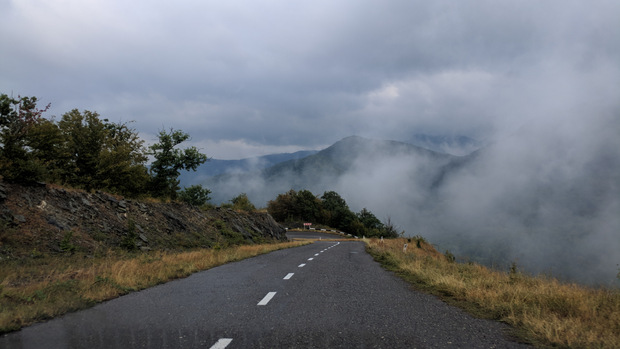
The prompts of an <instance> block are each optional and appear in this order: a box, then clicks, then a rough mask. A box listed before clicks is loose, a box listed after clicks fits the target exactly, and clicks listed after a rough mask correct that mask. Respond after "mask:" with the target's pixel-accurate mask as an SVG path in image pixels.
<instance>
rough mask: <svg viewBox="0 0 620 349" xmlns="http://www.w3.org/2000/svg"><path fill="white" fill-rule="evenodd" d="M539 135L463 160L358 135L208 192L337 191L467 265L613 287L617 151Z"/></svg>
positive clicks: (524, 133) (518, 137)
mask: <svg viewBox="0 0 620 349" xmlns="http://www.w3.org/2000/svg"><path fill="white" fill-rule="evenodd" d="M540 131H541V130H540V129H539V128H538V129H528V128H526V127H524V128H521V129H520V130H519V132H517V133H514V134H512V135H510V136H509V137H506V138H505V139H503V140H502V141H500V142H495V143H493V144H490V145H488V146H486V147H483V148H481V149H478V150H476V151H474V152H472V153H470V154H469V155H464V156H455V155H450V154H447V153H442V152H437V151H432V150H429V149H425V148H422V147H419V146H415V145H412V144H409V143H404V142H397V141H383V140H373V139H367V138H363V137H358V136H352V137H347V138H345V139H342V140H340V141H338V142H336V143H335V144H333V145H332V146H330V147H328V148H326V149H323V150H321V151H319V152H317V153H315V154H311V155H309V156H306V157H297V158H293V159H290V160H287V161H282V162H279V163H276V164H275V165H272V166H269V167H266V168H255V169H254V171H252V170H251V169H248V171H246V172H243V171H240V172H237V173H226V174H220V175H216V176H211V177H208V178H206V179H205V180H204V181H203V182H201V183H200V184H203V185H205V186H206V187H208V188H209V189H210V190H211V191H212V195H211V196H212V198H213V200H212V202H214V203H220V202H226V201H227V200H230V199H231V198H232V197H234V196H236V195H238V194H240V193H246V194H247V195H248V197H249V198H250V199H251V200H252V202H254V203H255V204H257V205H258V206H265V205H266V203H267V201H269V200H273V199H274V198H275V197H276V196H277V195H278V194H280V193H284V192H286V191H288V190H290V189H294V190H301V189H307V190H310V191H311V192H313V193H314V194H315V195H318V196H320V195H321V194H323V193H324V192H325V191H335V192H338V193H340V194H341V195H342V197H343V198H344V199H345V200H346V201H347V203H348V204H349V206H350V207H351V209H352V210H353V211H359V210H361V209H362V208H368V209H369V210H371V211H372V212H373V213H375V214H376V216H377V217H379V218H380V219H381V220H384V221H385V220H387V219H388V218H389V219H390V220H391V221H392V222H394V223H395V224H396V225H397V226H398V227H399V228H400V230H404V231H405V234H406V235H407V236H414V235H421V236H424V237H425V238H427V239H428V240H429V241H431V242H432V243H434V244H436V245H437V247H438V248H439V249H440V250H441V251H445V250H450V251H451V252H452V253H454V254H455V255H457V257H459V258H460V259H461V260H462V261H468V260H469V261H476V262H480V263H483V264H486V265H490V266H495V267H498V268H508V266H510V265H511V264H512V263H516V265H517V266H518V267H519V268H520V269H522V270H523V271H526V272H529V273H533V274H538V273H544V274H549V275H553V276H556V277H559V278H561V279H566V280H572V281H577V282H581V283H587V284H605V285H613V284H614V283H615V282H616V280H617V279H616V273H617V272H618V271H617V263H618V261H620V252H619V251H620V240H619V239H618V231H620V220H619V218H618V215H617V212H620V210H619V208H620V207H619V205H618V198H620V195H619V192H618V185H617V184H618V183H620V181H619V179H620V178H619V173H620V164H619V161H618V156H617V154H616V153H617V150H615V149H614V148H610V147H607V146H606V145H605V144H604V142H602V143H601V144H599V145H598V146H593V145H592V144H589V143H584V142H577V141H573V142H571V143H570V144H563V143H556V142H558V141H559V139H558V138H553V137H550V136H547V137H543V138H539V137H538V135H539V133H538V132H540ZM550 135H553V133H551V134H550ZM543 143H544V144H543ZM616 149H618V148H616ZM464 152H465V150H464ZM203 166H205V167H208V166H209V162H207V163H206V164H205V165H203ZM199 173H200V170H199ZM195 178H201V177H200V176H196V177H195ZM183 184H187V185H189V184H196V183H183Z"/></svg>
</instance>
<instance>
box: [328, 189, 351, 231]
mask: <svg viewBox="0 0 620 349" xmlns="http://www.w3.org/2000/svg"><path fill="white" fill-rule="evenodd" d="M321 200H322V203H323V209H325V211H326V216H327V217H326V220H327V222H326V223H327V224H328V225H330V226H332V227H334V228H338V229H341V230H345V231H346V230H348V229H349V228H350V227H351V223H353V221H355V220H356V219H357V217H356V216H355V213H353V212H351V210H350V209H349V206H348V205H347V202H346V201H345V200H344V199H343V198H342V197H341V196H340V195H339V194H338V193H336V192H335V191H327V192H325V193H323V196H321Z"/></svg>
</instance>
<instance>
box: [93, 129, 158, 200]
mask: <svg viewBox="0 0 620 349" xmlns="http://www.w3.org/2000/svg"><path fill="white" fill-rule="evenodd" d="M105 128H106V135H105V136H106V137H105V141H104V147H103V149H102V150H101V153H100V162H99V176H101V181H102V183H101V184H102V186H103V187H104V188H107V189H108V190H110V191H113V192H118V193H123V194H126V195H131V196H136V195H139V194H142V193H144V192H145V190H146V185H147V183H148V182H149V180H150V177H149V174H148V170H147V168H146V166H145V163H146V161H147V156H146V149H145V148H144V146H143V144H144V141H143V140H142V139H140V137H139V136H138V133H137V132H136V131H135V130H134V129H132V128H130V127H129V126H128V124H127V123H118V124H117V123H106V124H105Z"/></svg>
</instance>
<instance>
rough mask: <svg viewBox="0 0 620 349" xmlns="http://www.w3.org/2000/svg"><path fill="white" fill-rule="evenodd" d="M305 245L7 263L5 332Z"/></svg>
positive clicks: (1, 296)
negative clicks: (134, 292) (224, 266)
mask: <svg viewBox="0 0 620 349" xmlns="http://www.w3.org/2000/svg"><path fill="white" fill-rule="evenodd" d="M303 244H304V243H303V242H287V243H278V244H264V245H251V246H238V247H233V248H228V249H222V250H213V249H202V250H196V251H189V252H178V253H174V252H150V253H143V254H127V253H124V252H119V251H109V252H108V253H106V254H105V255H102V256H97V257H88V258H87V257H86V256H84V255H73V256H56V257H44V258H39V259H32V260H27V261H20V262H17V261H14V262H11V263H8V262H3V265H2V268H1V269H0V333H3V332H8V331H13V330H17V329H19V328H21V327H23V326H27V325H30V324H32V323H34V322H37V321H41V320H45V319H49V318H53V317H56V316H58V315H61V314H64V313H66V312H69V311H74V310H78V309H83V308H86V307H89V306H92V305H94V304H96V303H98V302H101V301H104V300H108V299H112V298H115V297H118V296H121V295H123V294H126V293H128V292H131V291H136V290H140V289H144V288H147V287H151V286H154V285H157V284H161V283H164V282H167V281H170V280H173V279H176V278H182V277H186V276H188V275H190V274H192V273H194V272H197V271H201V270H205V269H209V268H212V267H215V266H218V265H221V264H224V263H228V262H232V261H238V260H241V259H244V258H249V257H254V256H257V255H259V254H263V253H268V252H272V251H275V250H279V249H283V248H289V247H295V246H300V245H303Z"/></svg>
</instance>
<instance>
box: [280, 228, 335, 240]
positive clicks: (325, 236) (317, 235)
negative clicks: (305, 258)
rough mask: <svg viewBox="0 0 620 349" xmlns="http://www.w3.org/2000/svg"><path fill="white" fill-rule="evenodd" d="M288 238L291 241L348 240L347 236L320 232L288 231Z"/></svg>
mask: <svg viewBox="0 0 620 349" xmlns="http://www.w3.org/2000/svg"><path fill="white" fill-rule="evenodd" d="M286 237H287V238H288V239H289V240H294V239H320V240H337V239H346V238H347V237H346V236H342V235H339V234H329V233H322V232H320V231H313V230H306V231H288V232H286Z"/></svg>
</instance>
